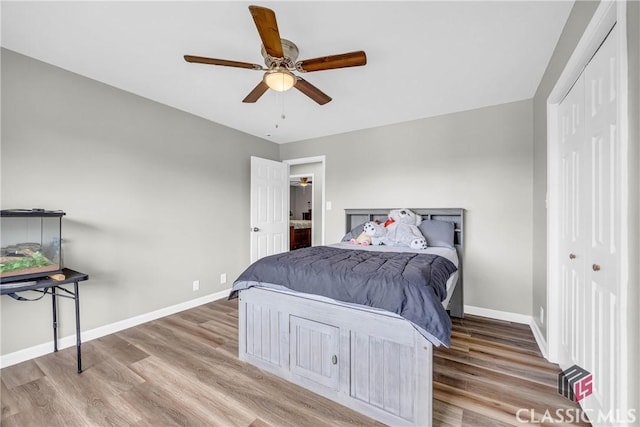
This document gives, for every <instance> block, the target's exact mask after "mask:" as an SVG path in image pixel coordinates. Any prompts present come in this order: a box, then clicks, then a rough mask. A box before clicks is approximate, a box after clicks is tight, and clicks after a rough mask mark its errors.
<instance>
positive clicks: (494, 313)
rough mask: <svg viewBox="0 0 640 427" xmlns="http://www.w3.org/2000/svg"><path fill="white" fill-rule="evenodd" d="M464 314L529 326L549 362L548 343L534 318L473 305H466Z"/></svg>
mask: <svg viewBox="0 0 640 427" xmlns="http://www.w3.org/2000/svg"><path fill="white" fill-rule="evenodd" d="M464 312H465V314H473V315H475V316H482V317H488V318H490V319H496V320H504V321H506V322H514V323H522V324H525V325H529V327H530V328H531V333H533V338H535V340H536V344H538V348H539V349H540V352H541V353H542V355H543V356H544V358H545V359H547V360H549V357H548V356H547V355H548V353H547V341H546V340H545V339H544V336H543V335H542V331H540V328H539V327H538V324H537V323H536V322H535V320H533V317H532V316H528V315H526V314H519V313H511V312H508V311H499V310H491V309H489V308H483V307H474V306H472V305H465V306H464Z"/></svg>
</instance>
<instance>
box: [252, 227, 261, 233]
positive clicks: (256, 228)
mask: <svg viewBox="0 0 640 427" xmlns="http://www.w3.org/2000/svg"><path fill="white" fill-rule="evenodd" d="M251 231H253V232H254V233H257V232H258V231H260V229H259V228H258V227H253V228H252V229H251Z"/></svg>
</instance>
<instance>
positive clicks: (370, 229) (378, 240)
mask: <svg viewBox="0 0 640 427" xmlns="http://www.w3.org/2000/svg"><path fill="white" fill-rule="evenodd" d="M363 233H365V234H366V235H367V236H369V237H370V238H371V244H372V245H381V244H382V238H383V237H384V236H385V234H386V233H387V230H386V229H385V228H384V225H382V224H378V223H377V222H375V221H369V222H367V223H366V224H365V225H364V230H363Z"/></svg>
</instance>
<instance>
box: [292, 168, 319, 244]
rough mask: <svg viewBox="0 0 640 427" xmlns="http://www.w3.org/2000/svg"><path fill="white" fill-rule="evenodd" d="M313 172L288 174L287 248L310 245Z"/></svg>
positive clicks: (311, 234)
mask: <svg viewBox="0 0 640 427" xmlns="http://www.w3.org/2000/svg"><path fill="white" fill-rule="evenodd" d="M313 180H314V176H313V174H293V175H290V176H289V249H290V250H294V249H300V248H307V247H309V246H311V245H312V236H313V208H314V203H313V201H314V194H313V193H314V187H313Z"/></svg>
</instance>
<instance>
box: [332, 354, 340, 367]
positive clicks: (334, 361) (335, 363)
mask: <svg viewBox="0 0 640 427" xmlns="http://www.w3.org/2000/svg"><path fill="white" fill-rule="evenodd" d="M331 363H333V364H334V365H337V364H338V356H336V355H335V354H334V355H333V356H331Z"/></svg>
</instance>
